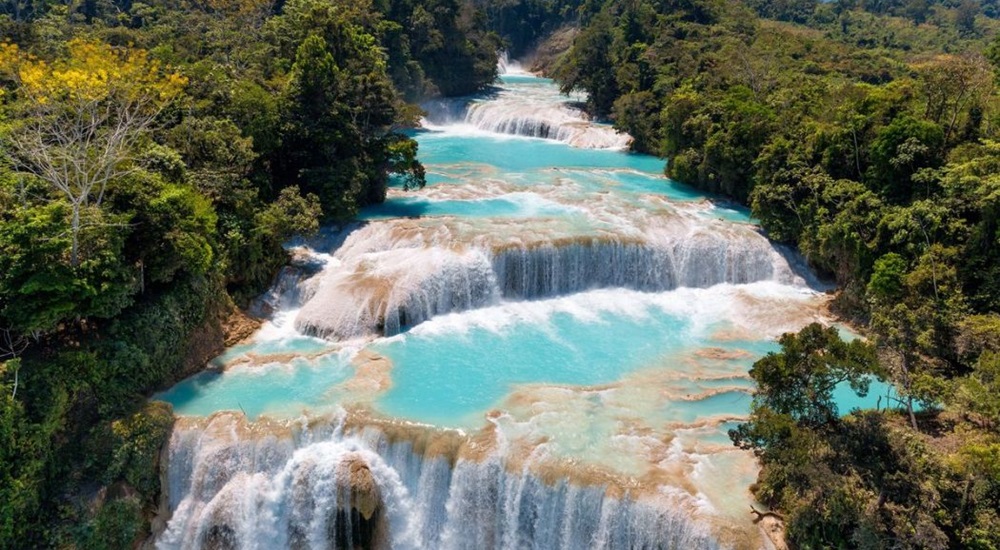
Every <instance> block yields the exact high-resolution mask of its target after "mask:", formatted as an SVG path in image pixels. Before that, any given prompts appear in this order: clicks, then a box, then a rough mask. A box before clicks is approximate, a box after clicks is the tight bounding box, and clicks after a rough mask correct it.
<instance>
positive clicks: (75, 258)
mask: <svg viewBox="0 0 1000 550" xmlns="http://www.w3.org/2000/svg"><path fill="white" fill-rule="evenodd" d="M70 233H71V234H72V239H73V245H72V247H71V248H70V252H69V263H70V265H72V266H73V267H76V266H77V265H79V264H80V204H79V203H78V202H74V203H73V220H72V222H71V223H70Z"/></svg>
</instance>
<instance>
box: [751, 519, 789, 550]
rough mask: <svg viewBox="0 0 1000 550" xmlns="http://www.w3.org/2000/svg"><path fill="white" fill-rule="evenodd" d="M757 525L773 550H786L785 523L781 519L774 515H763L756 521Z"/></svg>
mask: <svg viewBox="0 0 1000 550" xmlns="http://www.w3.org/2000/svg"><path fill="white" fill-rule="evenodd" d="M757 527H758V528H759V529H760V532H761V534H762V535H764V537H765V539H766V540H767V541H768V542H770V543H771V545H772V547H773V548H774V550H788V543H787V542H786V541H787V535H786V533H785V523H784V522H783V521H781V520H780V519H778V518H774V517H769V516H768V517H763V518H761V520H760V522H758V523H757Z"/></svg>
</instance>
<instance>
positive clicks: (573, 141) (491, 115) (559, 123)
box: [421, 54, 632, 149]
mask: <svg viewBox="0 0 1000 550" xmlns="http://www.w3.org/2000/svg"><path fill="white" fill-rule="evenodd" d="M498 71H499V73H500V75H501V77H503V76H504V75H506V76H507V77H518V76H526V75H528V73H526V72H525V71H524V69H523V68H522V67H521V65H520V63H518V62H516V61H511V60H509V59H507V57H506V55H505V54H503V55H501V56H500V60H499V67H498ZM532 91H533V93H532V94H530V95H527V96H526V94H525V93H524V90H522V91H520V92H519V93H517V94H511V93H510V92H509V91H507V90H504V89H502V88H500V89H494V90H492V91H491V92H489V93H488V94H487V95H486V96H484V97H479V96H473V97H467V98H459V99H439V100H433V101H428V102H426V103H424V104H423V105H421V107H423V109H424V111H425V112H426V113H427V117H426V118H425V119H424V126H425V127H429V128H433V129H445V128H443V127H451V128H449V129H452V130H454V129H456V127H457V128H463V127H464V128H473V129H476V130H478V131H480V132H486V133H490V134H506V135H517V136H525V137H534V138H542V139H551V140H556V141H561V142H563V143H567V144H569V145H572V146H574V147H581V148H585V149H626V148H628V146H629V143H631V141H632V138H631V137H630V136H629V135H628V134H625V133H621V132H618V131H616V130H615V129H614V128H612V127H611V126H610V125H606V124H595V123H594V122H593V121H591V119H590V117H589V116H588V115H587V113H585V112H584V111H583V110H582V109H581V108H580V107H579V105H580V104H581V103H582V101H583V99H584V98H583V97H582V96H579V95H572V96H565V95H560V94H559V93H558V90H557V89H555V88H554V87H553V86H551V85H548V84H546V85H542V86H534V87H533V90H532Z"/></svg>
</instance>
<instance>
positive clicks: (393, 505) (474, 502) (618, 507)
mask: <svg viewBox="0 0 1000 550" xmlns="http://www.w3.org/2000/svg"><path fill="white" fill-rule="evenodd" d="M452 448H453V449H454V448H455V447H454V446H452ZM167 468H168V470H167V479H168V485H167V487H168V488H167V490H168V491H169V506H170V511H171V513H172V517H171V519H170V521H169V523H168V525H167V527H166V531H165V532H164V533H163V534H162V535H161V536H160V537H159V539H158V541H157V547H158V548H159V549H161V550H168V549H175V548H176V549H180V548H246V549H258V548H259V549H272V548H310V549H311V548H353V547H355V546H363V547H369V548H401V549H410V548H433V549H439V548H440V549H450V548H454V549H467V548H476V549H484V550H485V549H511V550H515V549H517V550H520V549H524V548H537V549H545V550H552V549H567V550H577V549H583V548H621V549H626V548H664V549H667V548H678V549H687V548H715V547H718V544H717V543H716V542H715V541H714V540H713V539H712V538H711V537H710V536H709V535H708V534H707V530H706V529H705V528H704V527H703V526H701V525H699V524H697V523H695V522H693V521H691V520H690V519H689V518H688V517H687V516H686V514H685V512H684V511H683V510H681V509H674V510H671V509H670V508H669V507H663V506H651V505H648V504H646V503H644V502H642V500H641V499H635V498H632V497H630V496H629V495H628V494H624V495H621V496H614V495H611V494H610V492H609V491H610V489H609V488H608V487H606V486H602V485H599V484H598V485H588V484H581V483H577V482H574V481H572V480H570V479H568V478H560V479H556V480H548V479H546V480H542V479H541V478H540V477H539V476H538V475H536V474H535V473H532V472H531V470H530V469H529V468H523V469H514V470H512V469H511V468H510V467H509V465H508V464H505V463H504V460H503V459H501V458H499V456H498V455H496V454H494V453H488V454H487V455H486V456H470V457H467V456H461V453H460V452H459V453H457V454H456V453H455V451H451V452H450V453H449V452H448V451H441V450H440V449H438V450H437V451H435V450H434V449H433V448H432V446H424V448H422V449H418V446H417V445H415V441H414V440H408V439H405V438H402V439H401V438H392V439H391V438H389V437H387V436H386V435H385V434H384V433H383V432H381V431H378V430H377V429H372V428H367V429H364V430H361V431H358V432H356V433H353V434H345V433H344V430H343V429H342V428H340V427H338V426H337V425H336V424H335V423H333V424H331V423H323V422H313V423H312V424H311V425H302V424H299V425H295V424H290V425H277V424H271V425H267V423H258V424H257V425H249V424H247V423H246V422H245V420H244V419H243V418H242V416H239V415H235V414H220V415H216V416H215V417H213V418H211V419H210V420H208V421H206V422H202V423H193V424H190V425H185V426H180V427H178V429H176V430H175V432H174V434H173V436H172V439H171V443H170V452H169V459H168V465H167Z"/></svg>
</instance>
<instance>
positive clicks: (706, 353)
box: [694, 348, 753, 361]
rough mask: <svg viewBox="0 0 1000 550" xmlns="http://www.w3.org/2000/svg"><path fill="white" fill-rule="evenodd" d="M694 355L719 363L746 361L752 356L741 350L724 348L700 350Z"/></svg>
mask: <svg viewBox="0 0 1000 550" xmlns="http://www.w3.org/2000/svg"><path fill="white" fill-rule="evenodd" d="M694 354H695V355H697V356H698V357H701V358H704V359H714V360H720V361H730V360H733V359H746V358H748V357H753V354H752V353H750V352H749V351H747V350H743V349H725V348H701V349H699V350H697V351H695V352H694Z"/></svg>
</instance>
